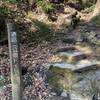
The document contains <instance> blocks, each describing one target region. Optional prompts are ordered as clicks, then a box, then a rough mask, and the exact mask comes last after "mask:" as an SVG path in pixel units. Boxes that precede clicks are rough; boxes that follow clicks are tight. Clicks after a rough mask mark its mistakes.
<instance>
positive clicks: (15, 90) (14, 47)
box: [7, 22, 22, 100]
mask: <svg viewBox="0 0 100 100" xmlns="http://www.w3.org/2000/svg"><path fill="white" fill-rule="evenodd" d="M7 31H8V42H9V55H10V66H11V82H12V100H22V85H21V84H22V79H21V66H20V52H19V43H18V36H17V32H16V30H15V26H14V24H13V23H11V22H7Z"/></svg>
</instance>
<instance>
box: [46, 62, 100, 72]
mask: <svg viewBox="0 0 100 100" xmlns="http://www.w3.org/2000/svg"><path fill="white" fill-rule="evenodd" d="M45 66H46V67H47V68H50V66H53V67H58V68H62V69H69V70H71V71H73V72H83V71H87V70H91V69H97V68H100V62H99V61H95V60H91V61H90V60H81V61H78V62H77V63H76V64H69V63H66V62H59V63H53V64H46V65H45Z"/></svg>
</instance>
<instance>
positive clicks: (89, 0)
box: [82, 0, 96, 7]
mask: <svg viewBox="0 0 100 100" xmlns="http://www.w3.org/2000/svg"><path fill="white" fill-rule="evenodd" d="M82 1H83V4H84V7H90V6H93V5H94V4H95V3H96V0H82Z"/></svg>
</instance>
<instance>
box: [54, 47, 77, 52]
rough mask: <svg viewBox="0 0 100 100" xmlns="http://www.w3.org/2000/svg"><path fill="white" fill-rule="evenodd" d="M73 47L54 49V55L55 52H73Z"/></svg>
mask: <svg viewBox="0 0 100 100" xmlns="http://www.w3.org/2000/svg"><path fill="white" fill-rule="evenodd" d="M75 49H76V48H75V46H66V47H59V48H57V49H56V53H57V52H65V51H69V50H71V51H72V50H75Z"/></svg>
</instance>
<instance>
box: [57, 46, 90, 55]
mask: <svg viewBox="0 0 100 100" xmlns="http://www.w3.org/2000/svg"><path fill="white" fill-rule="evenodd" d="M69 51H73V52H74V51H79V52H83V53H85V54H91V53H92V50H91V48H89V47H87V46H84V47H83V46H80V45H75V46H65V47H59V48H57V49H56V51H55V52H56V53H59V52H69Z"/></svg>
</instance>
